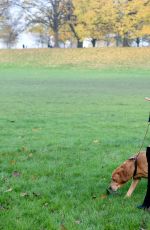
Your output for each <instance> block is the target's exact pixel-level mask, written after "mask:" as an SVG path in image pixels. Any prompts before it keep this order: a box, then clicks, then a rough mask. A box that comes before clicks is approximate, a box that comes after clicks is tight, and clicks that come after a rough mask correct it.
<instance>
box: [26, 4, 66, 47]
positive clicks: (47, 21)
mask: <svg viewBox="0 0 150 230" xmlns="http://www.w3.org/2000/svg"><path fill="white" fill-rule="evenodd" d="M67 2H68V0H31V1H30V0H29V1H23V4H22V7H23V9H24V10H25V15H26V22H27V26H30V27H34V26H35V25H36V26H37V25H41V26H44V27H45V28H47V31H48V32H49V31H50V32H51V34H53V35H54V38H55V47H58V41H59V32H60V30H61V28H62V27H63V26H64V24H65V23H66V19H67V16H68V12H67ZM39 28H40V27H39Z"/></svg>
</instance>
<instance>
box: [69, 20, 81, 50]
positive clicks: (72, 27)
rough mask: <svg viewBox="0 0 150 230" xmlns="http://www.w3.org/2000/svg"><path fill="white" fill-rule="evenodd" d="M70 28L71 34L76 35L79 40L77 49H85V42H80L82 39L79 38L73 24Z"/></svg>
mask: <svg viewBox="0 0 150 230" xmlns="http://www.w3.org/2000/svg"><path fill="white" fill-rule="evenodd" d="M69 26H70V29H71V32H72V33H73V34H74V36H75V38H76V39H77V48H83V42H82V41H80V38H79V36H78V34H77V32H76V30H75V28H74V26H73V25H72V24H71V23H70V24H69Z"/></svg>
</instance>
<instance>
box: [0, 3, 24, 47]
mask: <svg viewBox="0 0 150 230" xmlns="http://www.w3.org/2000/svg"><path fill="white" fill-rule="evenodd" d="M13 7H15V6H14V5H13V0H3V1H1V4H0V12H1V27H0V38H1V39H2V40H3V41H4V42H5V43H6V45H7V47H8V48H10V47H11V46H12V45H14V44H15V42H16V41H17V38H18V35H19V33H20V32H21V31H22V26H21V23H20V22H19V21H20V20H21V18H22V14H21V13H20V12H18V11H17V9H15V15H14V13H13V11H14V8H13Z"/></svg>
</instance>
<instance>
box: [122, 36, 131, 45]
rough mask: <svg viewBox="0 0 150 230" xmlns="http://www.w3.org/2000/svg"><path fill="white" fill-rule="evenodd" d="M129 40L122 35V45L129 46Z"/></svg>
mask: <svg viewBox="0 0 150 230" xmlns="http://www.w3.org/2000/svg"><path fill="white" fill-rule="evenodd" d="M129 46H130V45H129V41H128V38H127V37H126V36H124V38H123V47H129Z"/></svg>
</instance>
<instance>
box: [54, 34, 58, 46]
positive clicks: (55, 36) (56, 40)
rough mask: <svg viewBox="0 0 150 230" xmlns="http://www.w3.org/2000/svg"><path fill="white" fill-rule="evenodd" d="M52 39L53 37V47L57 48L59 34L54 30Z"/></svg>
mask: <svg viewBox="0 0 150 230" xmlns="http://www.w3.org/2000/svg"><path fill="white" fill-rule="evenodd" d="M54 39H55V48H59V35H58V31H54Z"/></svg>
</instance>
